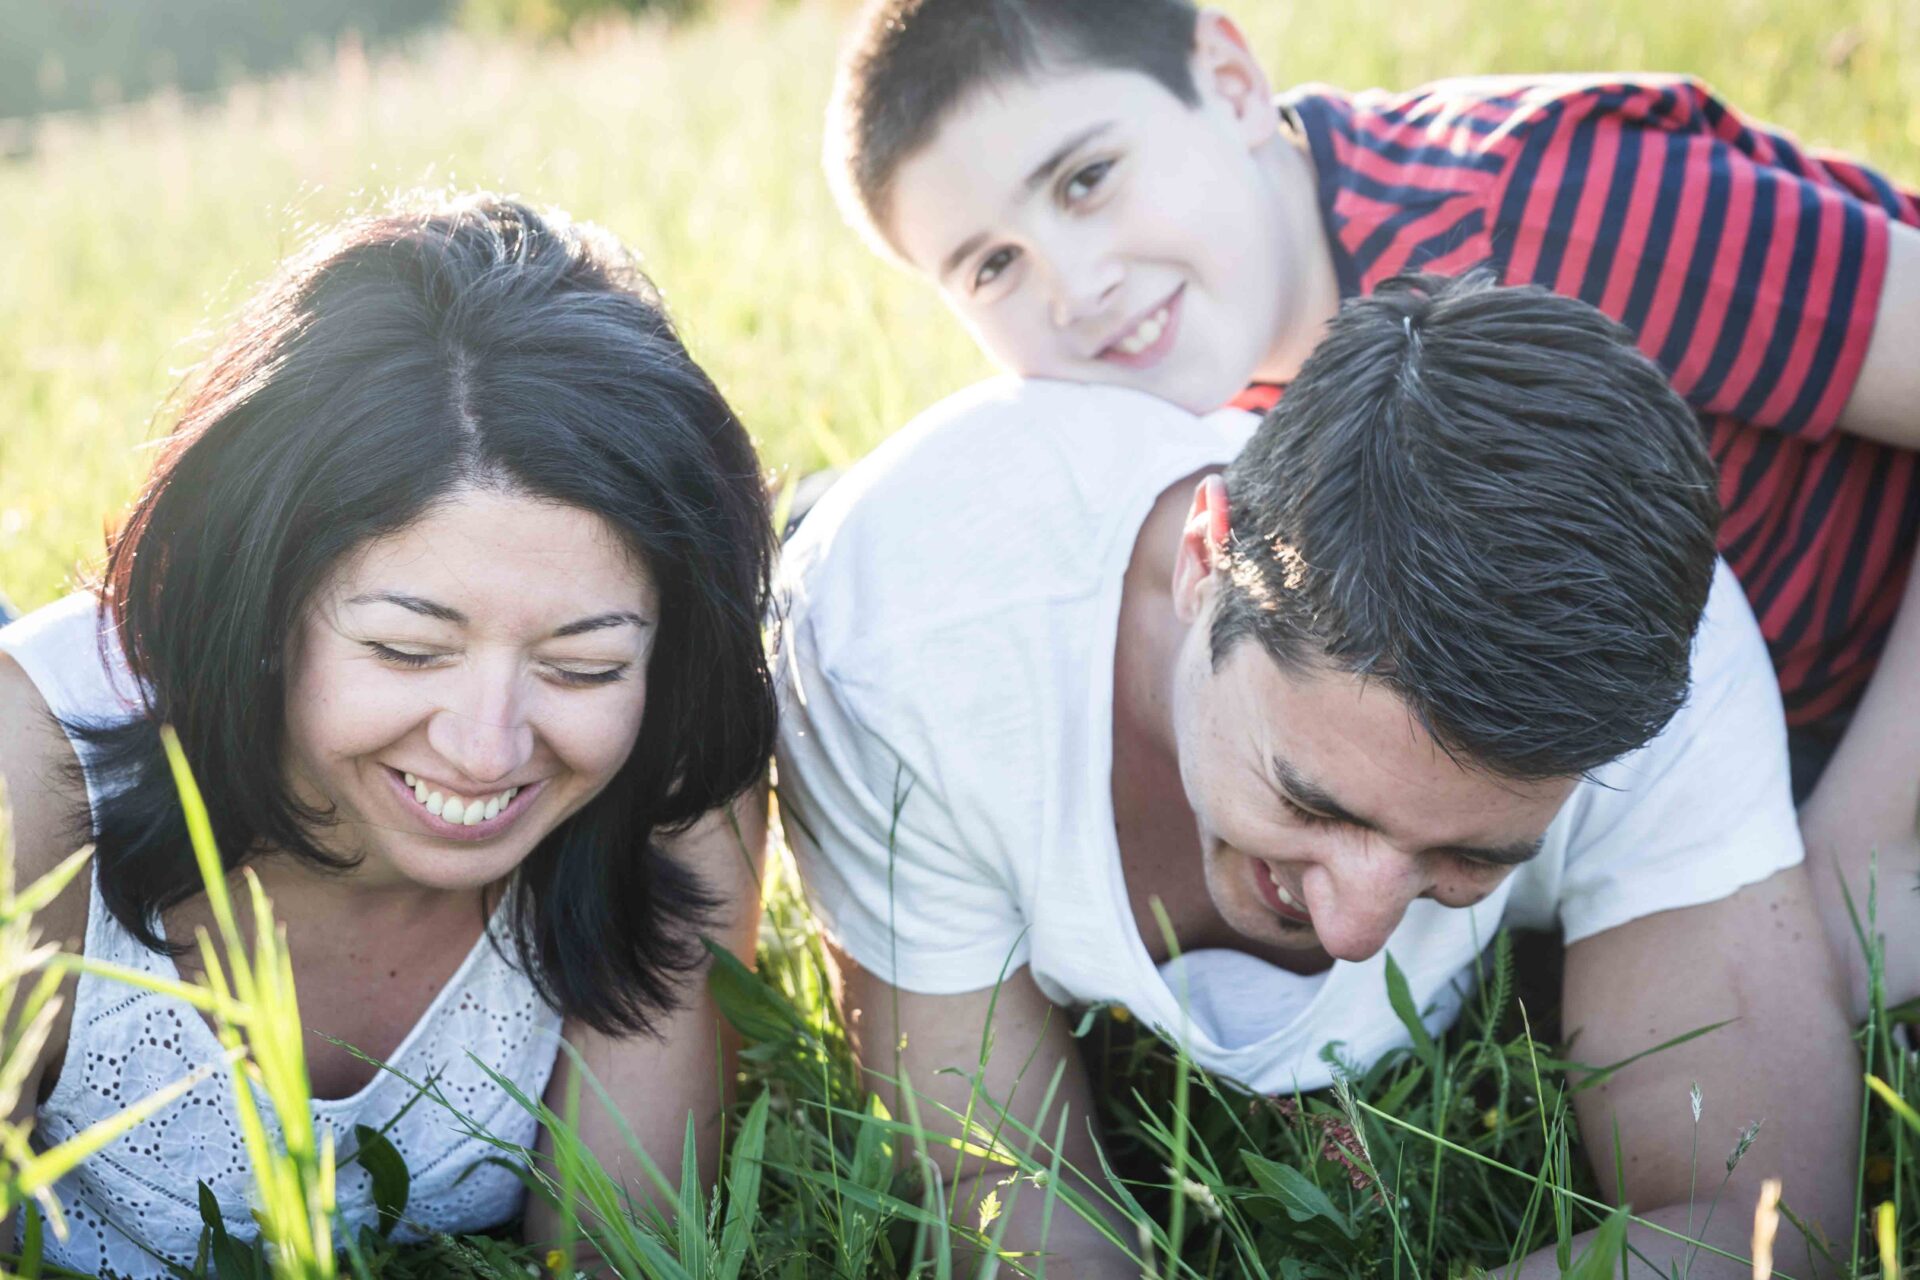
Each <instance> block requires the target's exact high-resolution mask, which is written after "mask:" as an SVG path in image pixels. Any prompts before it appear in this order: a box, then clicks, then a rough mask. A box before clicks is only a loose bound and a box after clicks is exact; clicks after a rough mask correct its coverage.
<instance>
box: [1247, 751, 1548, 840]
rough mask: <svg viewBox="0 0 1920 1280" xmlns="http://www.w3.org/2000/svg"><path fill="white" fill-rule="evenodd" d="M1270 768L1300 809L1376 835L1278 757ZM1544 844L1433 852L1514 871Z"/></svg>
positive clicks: (1543, 837) (1374, 827)
mask: <svg viewBox="0 0 1920 1280" xmlns="http://www.w3.org/2000/svg"><path fill="white" fill-rule="evenodd" d="M1272 764H1273V781H1274V785H1275V786H1276V787H1278V788H1279V789H1280V792H1281V794H1282V795H1284V796H1286V797H1287V798H1288V799H1289V800H1291V801H1293V802H1294V803H1295V804H1297V805H1299V806H1300V807H1301V808H1302V809H1306V810H1309V811H1311V812H1313V813H1317V814H1320V815H1321V816H1322V817H1326V818H1332V819H1333V820H1334V821H1335V822H1344V823H1346V824H1347V825H1348V826H1351V827H1359V828H1361V829H1362V830H1364V831H1378V830H1379V829H1380V828H1379V826H1378V824H1376V823H1373V822H1370V821H1368V820H1367V819H1365V818H1362V817H1360V816H1359V815H1358V814H1356V813H1353V812H1352V811H1351V810H1349V809H1348V808H1347V807H1346V806H1345V805H1343V804H1341V803H1340V802H1339V801H1338V800H1335V799H1334V798H1333V797H1332V796H1331V795H1329V794H1327V792H1326V791H1325V790H1324V789H1323V788H1322V787H1320V786H1319V785H1318V784H1316V783H1314V782H1311V781H1309V780H1308V779H1307V778H1305V777H1304V776H1302V775H1301V773H1300V771H1299V770H1298V769H1296V768H1294V767H1293V766H1292V765H1291V764H1289V763H1288V762H1287V761H1286V760H1283V759H1282V758H1280V757H1279V756H1274V757H1273V760H1272ZM1546 841H1547V837H1546V835H1545V834H1544V833H1543V834H1541V835H1539V836H1537V837H1535V838H1534V839H1532V840H1520V841H1516V842H1515V843H1513V844H1504V845H1492V846H1488V847H1481V846H1479V845H1447V846H1445V847H1444V848H1442V849H1439V850H1437V852H1440V853H1452V854H1457V855H1459V856H1460V857H1462V858H1466V859H1469V860H1471V861H1473V862H1485V863H1488V864H1490V865H1493V866H1500V867H1517V866H1519V865H1520V864H1521V863H1523V862H1531V861H1532V860H1533V859H1534V858H1536V857H1538V856H1539V854H1540V850H1541V849H1542V848H1543V847H1544V846H1545V844H1546Z"/></svg>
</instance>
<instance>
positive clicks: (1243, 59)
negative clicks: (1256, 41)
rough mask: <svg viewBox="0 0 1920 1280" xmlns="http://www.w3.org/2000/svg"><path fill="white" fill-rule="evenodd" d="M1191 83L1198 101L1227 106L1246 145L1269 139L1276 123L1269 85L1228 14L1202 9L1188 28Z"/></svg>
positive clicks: (1258, 143) (1275, 127)
mask: <svg viewBox="0 0 1920 1280" xmlns="http://www.w3.org/2000/svg"><path fill="white" fill-rule="evenodd" d="M1193 84H1194V88H1195V89H1197V90H1199V92H1200V97H1201V100H1202V101H1203V102H1204V101H1206V100H1207V99H1213V100H1214V101H1216V102H1218V103H1220V104H1221V105H1223V106H1224V107H1226V108H1227V110H1228V111H1230V112H1231V113H1232V115H1233V118H1234V120H1235V121H1236V122H1237V123H1238V124H1239V125H1240V127H1241V130H1242V132H1243V136H1244V137H1245V138H1246V140H1247V144H1248V145H1249V146H1255V147H1257V146H1259V145H1261V144H1262V143H1265V142H1268V141H1271V140H1272V138H1273V136H1274V134H1275V133H1276V132H1277V130H1278V127H1279V117H1278V116H1277V115H1276V114H1275V112H1274V109H1273V85H1272V84H1271V83H1270V82H1269V81H1268V79H1267V73H1266V72H1265V71H1264V70H1262V69H1261V66H1260V60H1259V59H1258V58H1256V57H1254V56H1253V49H1252V48H1251V47H1250V46H1249V45H1248V44H1247V38H1246V36H1245V35H1243V34H1241V31H1240V28H1239V27H1238V26H1236V25H1235V24H1234V21H1233V19H1232V18H1229V17H1228V16H1227V15H1226V14H1224V13H1222V12H1220V11H1219V10H1218V9H1202V10H1201V11H1200V17H1199V19H1198V20H1197V21H1196V22H1195V24H1194V29H1193Z"/></svg>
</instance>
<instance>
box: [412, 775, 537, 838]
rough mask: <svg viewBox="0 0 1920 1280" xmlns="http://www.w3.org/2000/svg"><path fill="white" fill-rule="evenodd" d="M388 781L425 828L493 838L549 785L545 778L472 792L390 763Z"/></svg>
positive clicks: (443, 834) (445, 835)
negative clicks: (398, 767)
mask: <svg viewBox="0 0 1920 1280" xmlns="http://www.w3.org/2000/svg"><path fill="white" fill-rule="evenodd" d="M381 770H382V772H384V773H385V774H386V775H387V781H388V784H389V785H390V786H391V787H392V788H393V790H394V792H395V793H396V795H397V796H398V797H399V799H400V803H401V805H402V806H403V807H404V808H405V809H406V810H407V811H408V814H409V817H410V819H411V820H412V821H414V822H416V823H418V824H419V826H420V828H421V830H423V831H425V832H427V833H428V834H430V835H434V836H438V837H440V838H442V839H445V840H462V841H478V840H490V839H492V838H493V837H494V836H497V835H500V834H501V833H503V832H505V831H507V830H508V829H509V828H511V827H513V826H514V825H515V824H517V823H518V822H519V821H520V818H521V816H522V815H523V814H525V813H527V812H528V810H529V809H530V808H531V807H532V805H533V802H534V800H535V798H536V797H537V796H538V795H539V794H540V792H541V791H543V790H544V789H545V788H546V783H545V781H544V780H543V781H540V782H529V783H527V784H525V785H524V786H518V787H507V788H504V789H502V790H497V791H491V792H486V793H484V794H469V793H464V792H459V791H455V790H453V789H452V788H450V787H445V786H441V785H439V784H438V783H433V782H429V781H428V780H427V779H425V778H422V777H419V776H417V775H415V774H411V773H406V772H404V771H402V770H399V769H395V768H393V767H391V766H389V765H382V766H381Z"/></svg>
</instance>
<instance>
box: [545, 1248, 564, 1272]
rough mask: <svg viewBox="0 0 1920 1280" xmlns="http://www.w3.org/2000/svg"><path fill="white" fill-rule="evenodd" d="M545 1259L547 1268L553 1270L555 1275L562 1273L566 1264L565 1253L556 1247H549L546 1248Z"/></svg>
mask: <svg viewBox="0 0 1920 1280" xmlns="http://www.w3.org/2000/svg"><path fill="white" fill-rule="evenodd" d="M545 1261H546V1264H547V1270H549V1271H551V1272H553V1274H555V1275H561V1274H563V1273H564V1270H565V1268H566V1265H567V1255H566V1254H564V1253H562V1252H560V1250H558V1249H549V1250H547V1256H546V1259H545Z"/></svg>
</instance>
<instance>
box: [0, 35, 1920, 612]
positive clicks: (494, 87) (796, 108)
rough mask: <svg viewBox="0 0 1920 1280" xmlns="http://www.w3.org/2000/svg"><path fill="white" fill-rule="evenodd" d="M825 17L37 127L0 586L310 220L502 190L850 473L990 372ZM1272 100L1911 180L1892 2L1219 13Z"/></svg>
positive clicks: (149, 422) (74, 518)
mask: <svg viewBox="0 0 1920 1280" xmlns="http://www.w3.org/2000/svg"><path fill="white" fill-rule="evenodd" d="M845 12H846V10H845V7H844V6H842V5H808V4H797V5H770V4H765V3H762V4H744V3H736V4H734V5H733V6H731V7H728V8H727V9H726V10H725V11H724V12H723V13H722V14H721V15H719V16H717V17H715V18H712V19H709V20H707V21H705V22H703V23H700V24H698V25H695V26H692V27H689V28H685V29H681V30H674V31H669V30H668V29H666V28H664V27H661V26H658V25H648V24H641V25H634V26H628V27H614V28H599V29H596V30H595V31H593V32H592V33H590V34H589V35H587V36H586V37H584V38H582V39H580V40H577V41H576V42H575V43H573V44H571V45H563V46H548V47H538V46H533V45H522V44H512V43H504V42H486V41H480V40H476V39H474V38H472V37H469V36H458V35H452V34H445V35H434V36H428V37H423V38H421V39H419V40H417V41H415V42H413V43H412V44H410V45H408V46H405V47H403V48H402V49H401V50H400V51H398V52H392V53H388V54H384V55H382V56H380V57H378V58H376V59H374V60H373V61H371V62H369V61H367V60H366V59H365V58H364V57H362V56H360V55H358V54H356V53H353V52H351V51H348V52H346V53H343V54H342V55H341V56H339V57H337V58H335V59H334V61H333V63H332V65H331V67H330V68H329V69H328V70H326V71H324V72H322V73H317V74H316V73H312V72H308V73H303V74H301V75H298V76H294V77H288V78H281V79H276V80H272V81H267V82H263V83H258V84H250V85H246V86H243V87H242V88H240V89H239V90H236V91H234V92H233V93H231V94H230V95H229V96H228V97H227V98H226V99H224V100H223V101H221V102H219V103H217V104H214V105H206V104H199V105H193V106H188V105H186V104H183V103H182V102H180V101H178V100H173V101H169V100H165V99H163V100H160V101H155V102H150V103H147V104H144V105H142V106H139V107H136V108H132V109H129V110H125V111H121V112H117V113H115V114H113V115H111V116H108V117H101V118H97V119H90V120H78V121H76V120H66V121H62V122H59V123H56V124H52V125H49V126H47V127H44V128H42V129H41V130H40V131H38V133H37V134H36V135H35V136H34V138H33V143H32V146H31V148H29V149H26V152H25V154H24V155H22V156H20V157H19V158H15V159H12V160H5V161H0V234H3V235H4V243H5V246H6V260H5V266H4V267H3V268H0V590H4V591H5V592H6V593H8V594H10V595H11V596H12V597H13V598H14V599H15V601H16V602H17V603H19V604H21V605H23V606H27V607H32V606H35V605H39V604H42V603H45V602H46V601H48V600H50V599H53V598H54V597H56V596H57V595H58V594H60V593H61V592H62V591H63V590H64V589H66V587H67V586H68V585H70V584H71V583H72V582H73V581H75V575H76V571H77V568H78V567H80V566H83V565H84V564H85V563H86V562H87V561H88V560H89V559H90V558H91V557H93V556H95V555H97V553H98V550H99V547H100V543H101V533H102V530H103V528H104V527H105V525H106V523H107V522H108V521H109V520H110V519H111V518H112V515H113V513H114V512H115V511H116V510H118V509H119V508H120V507H121V506H122V505H123V504H124V503H125V502H126V501H127V499H128V498H129V497H130V496H131V494H132V493H133V491H134V489H135V487H136V486H137V484H138V480H139V477H140V475H141V473H142V471H143V470H144V468H145V466H146V461H145V459H146V454H145V452H144V451H143V450H142V448H141V445H142V444H143V443H144V442H147V441H150V440H152V439H153V438H155V436H156V435H157V434H158V433H159V432H160V431H161V430H163V429H164V426H165V422H166V419H165V414H164V408H163V402H164V400H165V398H166V396H167V394H168V392H169V390H170V389H171V388H172V387H173V386H174V385H175V384H176V382H177V381H178V379H179V377H180V376H181V374H182V373H183V372H184V371H185V370H187V369H188V368H189V367H190V366H191V365H192V363H193V362H194V361H195V360H196V359H197V358H198V357H199V356H200V355H202V354H203V353H204V351H205V350H206V348H207V346H208V344H209V342H210V340H211V336H212V334H213V333H214V332H216V331H217V329H218V326H219V325H220V324H221V323H222V321H223V319H224V317H225V316H226V315H227V314H228V313H229V312H230V310H231V309H232V308H233V307H234V306H235V305H236V304H237V303H238V302H239V300H240V299H241V298H242V297H244V295H245V293H246V291H247V290H248V289H249V288H250V287H252V285H253V284H254V283H255V282H256V281H258V280H259V279H260V278H262V277H263V276H264V275H266V274H267V273H268V272H269V271H270V270H271V269H272V268H273V265H274V263H275V262H276V260H277V259H278V258H279V257H280V256H281V255H282V254H283V253H284V252H285V251H286V250H287V249H288V248H289V247H290V246H292V245H293V244H294V243H296V242H297V241H298V240H299V239H300V238H301V236H302V234H303V233H304V232H305V230H306V229H308V228H309V227H311V226H312V225H313V224H315V223H322V222H326V221H328V220H330V219H333V218H335V217H337V216H338V215H340V214H342V213H343V212H345V211H348V210H352V209H356V208H364V207H367V206H369V205H374V204H378V203H379V202H381V200H382V199H383V198H384V196H385V194H386V193H387V192H389V191H392V190H394V189H396V188H402V187H408V186H413V185H419V184H425V185H434V186H439V185H452V186H456V187H463V188H464V187H471V186H490V187H495V188H499V189H503V190H508V191H512V192H516V193H519V194H521V195H523V196H525V197H528V198H530V199H533V200H535V201H538V202H544V203H553V204H558V205H561V206H563V207H565V208H567V209H569V210H571V211H572V212H573V213H575V214H576V215H577V216H581V217H586V218H591V219H593V220H595V221H598V222H601V223H603V224H605V225H607V226H609V227H611V228H612V229H613V230H615V231H616V232H618V233H619V234H620V235H621V236H623V237H624V238H625V239H626V240H627V241H628V242H629V243H630V244H632V245H634V246H635V247H636V248H638V249H639V250H640V251H641V252H642V253H643V255H644V256H645V258H646V260H647V262H648V264H649V267H650V270H651V271H652V273H653V274H654V276H655V277H656V279H657V280H658V282H659V283H660V284H661V285H662V287H663V288H664V289H665V291H666V293H667V296H668V299H669V301H670V302H671V304H672V306H673V308H674V310H675V312H676V313H677V315H678V317H679V319H680V321H681V323H682V325H683V326H684V327H685V329H686V330H687V331H688V334H689V337H690V340H691V342H692V344H693V347H694V350H695V353H696V354H697V355H698V356H699V357H700V358H701V359H702V360H703V361H705V362H706V363H707V364H708V365H709V367H710V368H711V369H712V370H713V372H714V373H715V375H716V377H717V378H718V380H719V382H720V384H721V385H722V386H723V387H724V388H725V389H726V390H727V392H728V393H729V394H730V395H731V396H732V397H733V399H734V401H735V403H736V405H737V407H738V408H739V409H740V411H741V413H742V415H743V416H744V417H745V419H746V421H747V422H748V424H749V426H750V427H751V428H752V429H753V431H754V432H755V435H756V437H757V439H758V440H759V442H760V446H761V449H762V451H763V454H764V456H765V459H766V461H767V463H768V465H769V466H773V467H809V466H814V465H818V464H819V463H821V462H823V461H832V460H845V459H847V458H850V457H854V456H857V455H858V454H860V453H861V452H863V451H864V450H866V449H867V448H869V447H870V446H871V445H872V444H873V443H874V442H875V441H876V440H878V439H879V438H880V437H881V436H882V435H883V434H885V433H886V432H887V431H888V430H889V429H890V428H892V427H894V426H897V425H898V424H899V423H900V422H902V421H903V420H904V419H905V418H906V417H908V416H909V415H910V414H911V413H912V412H913V411H915V410H916V409H918V408H920V407H922V406H924V405H925V404H927V403H929V402H930V401H932V400H934V399H935V398H937V397H939V396H941V395H943V394H945V393H946V392H948V391H951V390H953V389H954V388H956V387H958V386H961V385H963V384H965V383H967V382H969V381H971V380H973V379H974V378H976V377H978V376H980V375H982V374H984V373H985V372H987V369H986V366H985V365H984V363H983V362H982V361H981V360H980V358H979V357H978V356H977V355H975V354H974V353H973V351H972V350H971V348H970V346H969V344H968V343H967V341H966V340H965V338H964V337H963V336H962V335H961V334H960V333H959V332H958V330H957V327H956V326H955V325H954V324H953V323H952V322H951V321H950V320H949V318H948V317H947V316H946V314H945V312H944V311H943V309H942V308H941V306H940V304H939V303H938V302H937V300H936V299H934V298H933V297H932V296H931V295H930V294H929V293H927V292H926V291H925V290H923V289H921V288H919V287H918V286H916V285H915V284H914V283H913V282H912V281H910V280H908V279H907V278H906V277H905V276H903V275H902V274H901V273H899V272H897V271H895V270H894V269H892V268H890V267H887V266H886V265H884V264H882V263H881V262H879V261H878V260H876V259H875V258H873V257H872V256H871V255H870V254H868V253H867V252H866V250H865V249H864V248H863V247H862V246H861V245H860V243H859V242H858V241H857V240H856V239H855V237H854V236H853V235H852V234H851V233H850V232H849V231H847V230H846V229H845V228H844V227H843V226H842V225H841V223H840V221H839V219H838V218H837V216H836V215H835V212H834V210H833V207H832V204H831V202H830V200H829V198H828V196H827V193H826V190H825V187H824V184H823V182H822V180H821V178H820V174H819V169H818V164H817V156H818V152H819V140H820V115H821V108H822V105H823V103H824V101H825V98H826V93H827V86H828V82H829V77H830V71H831V60H832V55H833V48H834V44H835V40H836V37H837V34H838V28H839V26H840V24H841V23H842V21H843V20H844V16H845ZM1237 16H1239V17H1240V18H1241V20H1242V22H1243V24H1244V25H1245V26H1246V28H1247V30H1248V32H1249V35H1250V37H1251V38H1252V40H1253V42H1254V45H1255V47H1256V48H1257V49H1258V50H1259V52H1260V53H1261V55H1262V56H1263V58H1264V59H1265V60H1266V62H1267V65H1268V67H1269V70H1270V71H1271V73H1272V74H1273V76H1274V78H1275V80H1276V81H1277V82H1279V83H1290V82H1293V81H1297V80H1321V81H1327V82H1330V83H1334V84H1340V85H1343V86H1347V87H1351V88H1359V87H1364V86H1367V85H1374V84H1382V85H1390V86H1404V85H1411V84H1414V83H1417V82H1419V81H1421V80H1425V79H1430V78H1434V77H1438V76H1443V75H1455V74H1464V73H1470V72H1522V71H1537V70H1581V69H1587V70H1592V69H1620V68H1636V69H1661V70H1686V71H1692V72H1696V73H1698V74H1701V75H1704V76H1705V77H1706V78H1707V79H1708V80H1710V81H1711V82H1712V83H1713V84H1714V85H1715V86H1716V87H1717V88H1719V89H1720V90H1721V91H1722V92H1723V93H1724V94H1726V95H1727V96H1728V97H1729V98H1730V99H1731V100H1732V101H1733V102H1735V103H1736V104H1738V105H1740V106H1742V107H1743V108H1745V109H1746V110H1748V111H1749V112H1751V113H1753V114H1756V115H1759V116H1761V117H1763V118H1768V119H1771V120H1773V121H1775V122H1778V123H1781V124H1784V125H1786V126H1787V127H1789V128H1791V129H1793V130H1794V131H1796V132H1797V133H1799V134H1800V135H1801V136H1802V137H1803V138H1804V139H1806V140H1808V141H1811V142H1815V143H1820V144H1825V145H1831V146H1838V147H1842V148H1845V149H1848V150H1852V151H1856V152H1859V153H1862V154H1864V155H1866V156H1868V157H1871V158H1872V159H1873V160H1875V161H1876V162H1877V163H1878V164H1879V165H1881V166H1882V167H1883V168H1885V169H1886V170H1888V171H1889V172H1891V173H1893V174H1894V175H1896V176H1898V177H1900V178H1903V179H1905V180H1907V181H1909V182H1920V6H1915V5H1914V4H1912V3H1911V0H1856V2H1855V3H1839V4H1816V3H1812V2H1811V0H1725V2H1724V3H1715V4H1706V5H1680V4H1673V3H1671V2H1662V0H1611V2H1602V0H1572V2H1562V0H1433V2H1432V3H1428V4H1424V5H1419V6H1410V5H1405V4H1399V3H1392V2H1390V0H1353V2H1352V3H1349V4H1346V5H1338V6H1335V5H1318V6H1305V5H1302V6H1291V5H1289V6H1282V5H1279V4H1276V3H1273V2H1272V0H1257V2H1256V3H1250V4H1245V5H1242V6H1240V9H1239V12H1238V15H1237Z"/></svg>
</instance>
